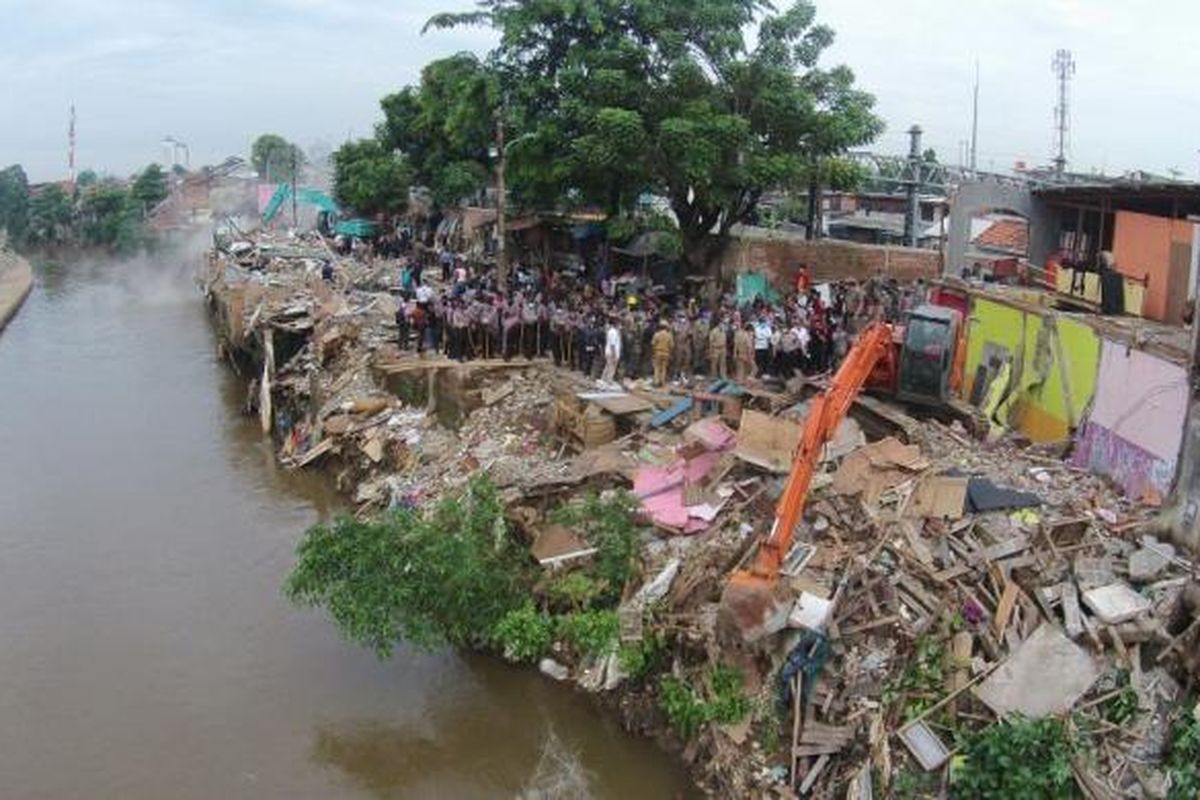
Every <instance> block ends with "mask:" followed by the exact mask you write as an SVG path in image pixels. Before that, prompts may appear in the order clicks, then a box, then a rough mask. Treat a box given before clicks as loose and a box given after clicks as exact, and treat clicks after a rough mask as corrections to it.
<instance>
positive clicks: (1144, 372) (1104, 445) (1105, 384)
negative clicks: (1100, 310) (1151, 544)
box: [1071, 340, 1188, 503]
mask: <svg viewBox="0 0 1200 800" xmlns="http://www.w3.org/2000/svg"><path fill="white" fill-rule="evenodd" d="M1187 397H1188V387H1187V372H1186V371H1185V370H1184V369H1183V367H1181V366H1179V365H1177V364H1172V363H1170V362H1168V361H1164V360H1162V359H1160V358H1156V357H1154V356H1152V355H1149V354H1147V353H1143V352H1142V351H1140V350H1130V349H1129V348H1127V347H1126V346H1125V345H1123V344H1115V343H1113V342H1110V341H1108V340H1102V345H1101V350H1100V367H1099V371H1098V374H1097V377H1096V393H1095V397H1094V401H1093V403H1094V404H1093V406H1092V413H1091V416H1090V417H1088V419H1087V421H1086V422H1085V423H1084V424H1083V426H1082V427H1081V428H1080V429H1079V432H1078V435H1077V437H1076V440H1075V452H1074V453H1073V454H1072V456H1071V460H1072V462H1073V463H1075V464H1076V465H1077V466H1080V467H1084V468H1085V469H1089V470H1091V471H1093V472H1097V473H1100V474H1102V475H1108V476H1109V477H1110V478H1112V479H1113V480H1114V481H1116V482H1117V483H1118V484H1120V485H1121V487H1122V488H1123V489H1124V491H1125V493H1126V494H1127V495H1129V496H1130V497H1137V498H1141V499H1142V500H1144V501H1147V502H1157V503H1161V502H1162V501H1163V498H1165V497H1166V496H1167V494H1168V493H1169V492H1170V490H1171V484H1172V482H1173V481H1174V480H1175V466H1176V462H1177V461H1178V459H1179V448H1180V444H1181V443H1182V439H1183V430H1184V419H1185V415H1186V410H1187Z"/></svg>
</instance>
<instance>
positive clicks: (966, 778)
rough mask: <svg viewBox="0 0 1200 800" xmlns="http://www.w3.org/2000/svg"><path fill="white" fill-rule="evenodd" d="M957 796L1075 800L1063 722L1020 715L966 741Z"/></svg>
mask: <svg viewBox="0 0 1200 800" xmlns="http://www.w3.org/2000/svg"><path fill="white" fill-rule="evenodd" d="M962 755H963V756H964V757H965V761H964V762H963V765H962V767H961V768H960V769H959V770H958V771H956V773H955V775H954V796H955V797H973V798H983V799H984V800H987V798H995V799H996V800H1009V798H1016V797H1030V798H1046V799H1047V800H1057V798H1073V797H1076V796H1077V793H1076V790H1075V777H1074V774H1073V773H1072V771H1071V752H1070V747H1069V745H1068V743H1067V738H1066V731H1065V730H1064V727H1063V723H1062V721H1061V720H1058V719H1053V718H1046V719H1036V720H1034V719H1024V718H1020V717H1017V718H1014V719H1011V720H1004V721H1001V722H998V723H996V724H995V725H992V726H990V727H988V728H985V729H983V730H982V731H979V732H978V733H973V734H970V735H968V736H967V737H966V738H965V739H964V743H963V747H962Z"/></svg>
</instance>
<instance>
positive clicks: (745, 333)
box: [733, 322, 755, 381]
mask: <svg viewBox="0 0 1200 800" xmlns="http://www.w3.org/2000/svg"><path fill="white" fill-rule="evenodd" d="M753 331H754V328H753V326H752V325H751V324H750V323H749V322H747V323H746V324H745V325H743V326H742V327H740V328H738V329H737V331H736V332H735V333H734V334H733V367H734V376H735V377H736V378H737V380H738V381H744V380H746V379H747V378H752V377H754V372H755V370H754V333H753Z"/></svg>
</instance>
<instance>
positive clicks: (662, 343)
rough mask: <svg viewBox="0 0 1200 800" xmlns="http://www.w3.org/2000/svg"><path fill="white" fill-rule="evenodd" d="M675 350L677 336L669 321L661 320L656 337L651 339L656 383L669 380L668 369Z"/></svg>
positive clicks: (658, 384)
mask: <svg viewBox="0 0 1200 800" xmlns="http://www.w3.org/2000/svg"><path fill="white" fill-rule="evenodd" d="M674 351H675V337H674V336H673V335H672V334H671V328H670V326H669V325H667V321H666V320H665V319H664V320H660V321H659V323H658V330H657V331H656V332H655V334H654V338H653V339H651V340H650V352H651V354H652V358H653V360H654V385H655V386H662V385H663V384H665V383H666V382H667V369H668V368H669V367H670V366H671V355H672V354H673V353H674Z"/></svg>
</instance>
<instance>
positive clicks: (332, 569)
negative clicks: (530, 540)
mask: <svg viewBox="0 0 1200 800" xmlns="http://www.w3.org/2000/svg"><path fill="white" fill-rule="evenodd" d="M297 554H298V556H299V559H298V563H297V564H296V567H295V568H294V570H293V571H292V573H291V575H289V576H288V579H287V583H286V586H285V591H286V593H287V595H288V596H289V597H290V598H291V599H292V600H293V601H294V602H296V603H299V604H302V605H309V606H320V607H322V608H324V609H325V610H326V611H328V612H329V614H330V616H332V617H333V620H334V622H335V623H336V624H337V626H338V627H339V628H340V629H341V631H342V633H343V634H345V635H346V636H347V637H348V638H349V639H351V640H353V641H356V642H359V643H361V644H363V645H366V646H368V647H370V648H372V649H373V650H375V651H376V652H377V653H379V654H380V656H387V655H389V654H390V653H391V652H392V649H393V648H394V647H395V646H396V644H397V643H398V642H399V641H400V640H407V641H410V642H412V643H414V644H416V645H418V646H422V647H433V646H436V645H440V644H451V645H457V646H467V647H484V646H487V645H489V644H490V643H492V642H493V641H494V637H495V635H496V628H497V625H498V624H499V623H500V620H501V619H503V618H504V617H505V615H506V614H508V613H509V612H511V611H514V610H516V609H519V608H521V607H522V606H524V604H525V603H526V601H527V598H528V587H529V586H530V584H531V580H530V575H529V569H530V568H529V560H528V554H527V553H526V551H525V549H524V548H523V547H521V546H519V545H518V544H517V543H515V542H514V541H513V540H512V538H511V537H510V536H509V535H508V530H507V527H506V523H505V520H504V515H503V508H502V505H501V501H500V498H499V497H498V495H497V493H496V490H495V488H494V487H493V486H492V485H491V483H490V482H489V481H488V480H487V479H486V478H484V477H476V478H474V479H472V480H471V481H470V483H469V484H468V486H467V488H466V490H465V491H464V492H463V493H462V495H461V496H458V497H447V498H444V499H443V500H441V501H440V502H439V503H438V504H437V505H436V506H435V507H434V509H433V511H432V512H431V513H430V514H428V515H422V514H420V513H419V512H415V511H408V510H396V511H392V512H389V513H387V514H385V515H383V516H382V517H380V518H379V519H377V520H374V521H367V522H363V521H359V520H356V519H353V518H350V517H340V518H339V519H337V520H336V521H334V522H333V523H332V524H329V525H325V524H321V525H315V526H313V527H312V528H310V529H309V531H308V532H307V533H306V534H305V536H304V539H303V540H302V541H301V543H300V546H299V548H298V550H297Z"/></svg>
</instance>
